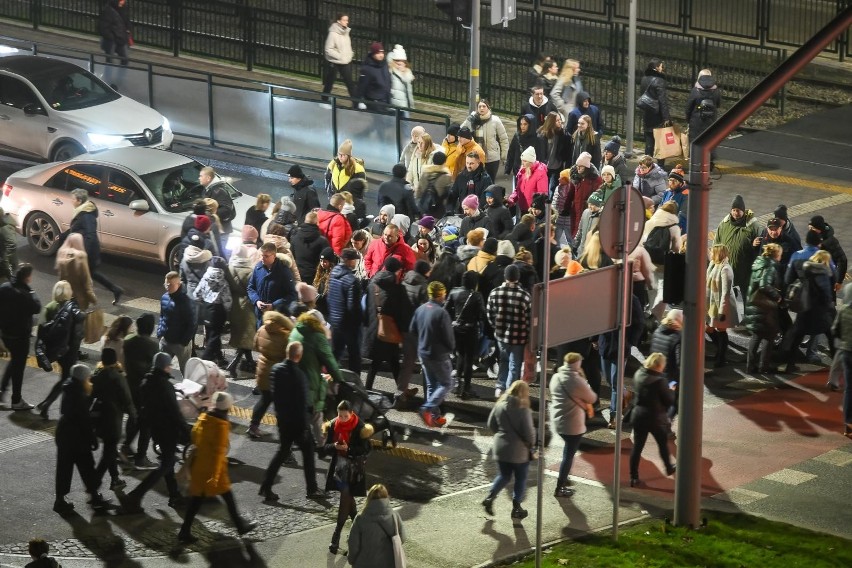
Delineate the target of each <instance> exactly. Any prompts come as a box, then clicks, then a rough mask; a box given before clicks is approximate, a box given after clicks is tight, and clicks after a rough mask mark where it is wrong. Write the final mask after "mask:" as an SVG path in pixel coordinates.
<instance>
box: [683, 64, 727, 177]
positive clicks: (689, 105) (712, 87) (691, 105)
mask: <svg viewBox="0 0 852 568" xmlns="http://www.w3.org/2000/svg"><path fill="white" fill-rule="evenodd" d="M721 106H722V94H721V93H720V92H719V89H718V88H717V87H716V79H714V78H713V75H712V74H711V72H710V70H709V69H702V70H701V71H699V72H698V80H697V81H696V82H695V85H694V86H693V87H692V91H690V93H689V98H688V99H687V101H686V121H687V122H688V123H689V141H690V142H692V141H693V140H695V139H696V138H698V135H699V134H701V133H702V132H704V131H705V130H707V127H708V126H710V125H711V124H713V122H715V120H716V118H718V116H719V108H720V107H721ZM712 154H713V155H711V158H710V161H711V163H712V162H713V161H714V160H715V152H713V153H712Z"/></svg>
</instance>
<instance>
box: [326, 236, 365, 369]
mask: <svg viewBox="0 0 852 568" xmlns="http://www.w3.org/2000/svg"><path fill="white" fill-rule="evenodd" d="M359 259H360V255H359V254H358V251H356V250H355V249H351V248H346V249H343V252H342V253H341V254H340V264H338V265H337V266H335V267H334V268H332V269H331V278H330V279H329V282H328V323H329V324H331V342H332V352H333V354H334V358H335V359H337V360H338V361H340V360H341V357H343V351H344V349H345V350H346V353H347V354H348V364H347V368H348V369H349V370H350V371H354V372H356V373H359V374H360V373H361V324H362V313H361V293H362V292H361V285H360V283H359V282H358V279H357V278H355V272H354V270H355V267H356V266H357V265H358V260H359Z"/></svg>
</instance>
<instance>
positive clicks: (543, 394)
mask: <svg viewBox="0 0 852 568" xmlns="http://www.w3.org/2000/svg"><path fill="white" fill-rule="evenodd" d="M550 222H551V210H550V199H549V198H547V199H545V210H544V227H545V232H544V259H545V260H544V264H543V266H544V275H543V277H544V288H543V293H542V296H541V313H540V314H539V318H540V319H539V321H540V322H541V325H540V326H539V330H540V333H541V341H539V356H538V363H539V365H541V370H540V371H539V395H538V447H539V456H538V464H537V465H538V471H537V474H536V483H537V485H538V487H537V491H536V516H535V568H541V539H542V536H541V529H542V527H541V525H542V516H543V515H542V505H544V440H545V433H546V432H547V347H548V344H547V342H548V341H550V337H548V333H547V328H548V326H549V324H550V318H549V316H548V309H547V300H548V298H550V278H549V276H550V274H549V272H550V270H549V268H550V266H549V264H550V260H549V259H550Z"/></svg>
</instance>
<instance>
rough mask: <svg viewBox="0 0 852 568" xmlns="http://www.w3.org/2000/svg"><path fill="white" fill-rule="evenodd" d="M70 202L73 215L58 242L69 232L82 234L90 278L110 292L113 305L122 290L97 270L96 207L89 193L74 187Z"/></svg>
mask: <svg viewBox="0 0 852 568" xmlns="http://www.w3.org/2000/svg"><path fill="white" fill-rule="evenodd" d="M71 203H72V204H73V205H74V216H73V217H72V218H71V224H70V225H69V227H68V230H67V231H65V232H64V233H63V234H62V236H61V237H60V244H62V242H65V239H66V238H68V235H70V234H71V233H80V234H81V235H82V236H83V245H84V246H85V248H86V254H87V255H88V260H89V273H91V275H92V280H94V281H95V282H97V283H98V284H100V285H102V286H103V287H104V288H106V289H107V290H109V291H110V292H112V295H113V301H112V303H113V305H117V304H118V302H119V301H120V300H121V295H122V294H124V290H123V289H122V288H121V287H120V286H117V285H115V284H113V283H112V282H111V281H110V280H109V279H108V278H107V277H106V276H104V275H103V274H101V273H100V272H99V271H98V266H99V265H100V264H101V242H100V239H99V238H98V208H97V207H96V206H95V204H94V203H93V202H91V201H90V200H89V193H88V192H87V191H86V190H85V189H74V190H72V191H71Z"/></svg>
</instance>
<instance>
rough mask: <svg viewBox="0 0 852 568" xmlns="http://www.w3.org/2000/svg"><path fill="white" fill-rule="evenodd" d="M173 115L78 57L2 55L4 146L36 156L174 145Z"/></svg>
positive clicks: (0, 130)
mask: <svg viewBox="0 0 852 568" xmlns="http://www.w3.org/2000/svg"><path fill="white" fill-rule="evenodd" d="M173 140H174V135H173V134H172V128H171V126H170V125H169V121H168V120H167V119H166V118H165V117H164V116H163V115H161V114H160V113H159V112H157V111H156V110H154V109H152V108H151V107H148V106H145V105H143V104H141V103H138V102H136V101H134V100H133V99H131V98H128V97H125V96H122V95H120V94H118V93H117V92H115V91H114V90H113V89H112V88H111V87H109V86H108V85H107V84H106V83H104V82H103V81H101V80H100V79H98V78H97V77H96V76H94V75H92V74H91V73H89V72H88V71H86V70H85V69H83V68H82V67H78V66H77V65H74V64H73V63H68V62H66V61H61V60H58V59H49V58H47V57H37V56H33V55H12V56H8V57H0V152H3V153H6V154H14V155H17V156H22V157H26V158H31V159H32V158H35V159H37V160H51V161H63V160H67V159H69V158H73V157H74V156H76V155H79V154H84V153H87V152H94V151H97V150H103V149H105V148H121V147H127V146H147V147H151V148H166V149H168V148H171V146H172V141H173Z"/></svg>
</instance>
